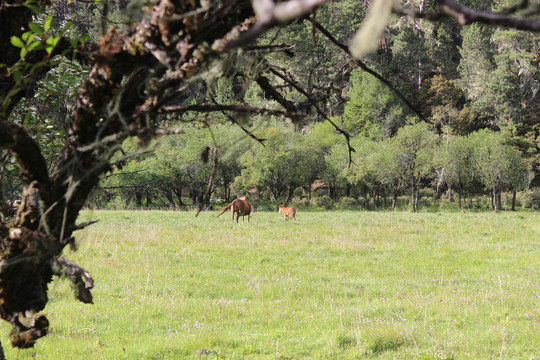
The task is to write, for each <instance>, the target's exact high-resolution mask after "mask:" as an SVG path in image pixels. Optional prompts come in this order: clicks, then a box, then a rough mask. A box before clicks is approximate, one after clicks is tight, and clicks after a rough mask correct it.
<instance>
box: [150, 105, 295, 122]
mask: <svg viewBox="0 0 540 360" xmlns="http://www.w3.org/2000/svg"><path fill="white" fill-rule="evenodd" d="M187 111H198V112H214V111H235V112H241V113H255V114H261V115H272V116H279V117H286V118H289V119H302V118H303V117H304V116H303V115H301V114H292V113H289V112H283V111H279V110H274V109H267V108H260V107H253V106H249V105H168V106H163V107H162V108H161V109H160V112H162V113H163V112H187Z"/></svg>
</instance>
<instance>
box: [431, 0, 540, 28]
mask: <svg viewBox="0 0 540 360" xmlns="http://www.w3.org/2000/svg"><path fill="white" fill-rule="evenodd" d="M438 3H439V5H441V7H442V9H443V11H444V12H445V13H447V14H448V15H450V16H451V17H453V18H454V19H456V20H457V22H458V23H459V24H460V25H469V24H472V23H475V22H479V23H483V24H488V25H498V26H507V27H511V28H514V29H519V30H528V31H534V32H539V31H540V21H538V20H533V19H525V18H519V17H511V16H508V15H506V14H499V13H493V12H482V11H478V10H475V9H472V8H470V7H467V6H465V5H462V4H460V3H458V2H456V1H454V0H438Z"/></svg>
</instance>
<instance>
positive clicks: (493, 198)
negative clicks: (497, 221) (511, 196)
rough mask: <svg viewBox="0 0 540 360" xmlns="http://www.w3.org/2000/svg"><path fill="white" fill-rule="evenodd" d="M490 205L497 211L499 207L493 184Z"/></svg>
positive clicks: (495, 188)
mask: <svg viewBox="0 0 540 360" xmlns="http://www.w3.org/2000/svg"><path fill="white" fill-rule="evenodd" d="M491 206H492V207H493V210H495V212H497V211H499V207H498V204H497V187H496V186H493V191H492V192H491Z"/></svg>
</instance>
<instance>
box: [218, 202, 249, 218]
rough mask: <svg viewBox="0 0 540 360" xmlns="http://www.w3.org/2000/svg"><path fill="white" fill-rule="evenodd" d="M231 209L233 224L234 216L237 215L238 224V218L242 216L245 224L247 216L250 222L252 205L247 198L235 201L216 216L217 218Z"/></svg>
mask: <svg viewBox="0 0 540 360" xmlns="http://www.w3.org/2000/svg"><path fill="white" fill-rule="evenodd" d="M229 208H230V209H231V214H232V221H233V222H234V214H236V222H238V218H239V217H240V215H242V222H244V216H245V215H247V217H248V222H249V214H250V213H251V204H250V203H249V200H248V199H247V198H246V197H245V196H243V197H241V198H238V199H234V200H233V201H232V203H230V204H229V205H227V206H225V207H224V208H223V209H221V212H220V213H219V214H218V215H216V217H218V216H220V215H221V214H223V213H224V212H225V211H227V209H229Z"/></svg>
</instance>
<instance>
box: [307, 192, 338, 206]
mask: <svg viewBox="0 0 540 360" xmlns="http://www.w3.org/2000/svg"><path fill="white" fill-rule="evenodd" d="M333 204H334V201H333V200H332V199H331V198H330V196H328V195H323V196H317V197H313V198H311V205H312V206H313V207H324V208H325V209H331V208H332V207H333Z"/></svg>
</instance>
